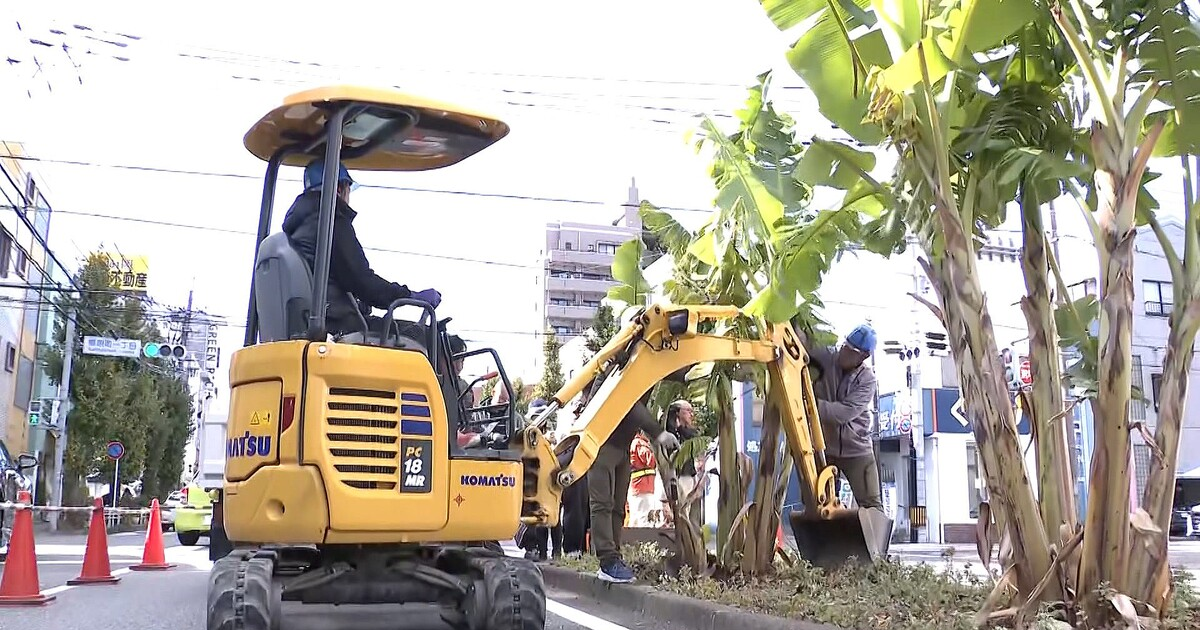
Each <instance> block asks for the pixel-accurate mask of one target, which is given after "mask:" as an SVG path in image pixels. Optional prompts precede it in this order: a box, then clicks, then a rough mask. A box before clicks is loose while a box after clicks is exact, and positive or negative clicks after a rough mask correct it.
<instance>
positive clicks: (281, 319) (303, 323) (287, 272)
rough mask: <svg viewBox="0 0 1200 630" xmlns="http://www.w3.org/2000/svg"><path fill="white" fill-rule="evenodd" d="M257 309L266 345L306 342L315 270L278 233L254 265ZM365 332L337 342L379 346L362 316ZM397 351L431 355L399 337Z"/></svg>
mask: <svg viewBox="0 0 1200 630" xmlns="http://www.w3.org/2000/svg"><path fill="white" fill-rule="evenodd" d="M254 305H255V309H256V310H257V311H258V320H259V340H260V341H262V342H264V343H265V342H271V341H286V340H289V339H303V338H304V337H305V335H306V334H307V333H308V318H309V315H310V314H311V313H312V270H311V269H310V268H309V266H308V263H307V262H305V260H304V259H303V258H301V257H300V254H299V253H298V252H297V251H296V250H295V248H293V247H292V243H291V241H290V240H289V239H288V236H287V234H285V233H283V232H278V233H275V234H272V235H270V236H268V237H267V238H265V239H263V242H262V244H261V245H260V246H259V249H258V258H257V259H256V260H255V264H254ZM359 320H360V323H361V324H362V331H361V332H355V333H350V334H348V335H342V336H341V337H339V338H337V339H336V341H338V342H340V343H354V344H365V345H372V346H377V345H380V333H379V332H378V331H373V330H370V329H369V326H368V325H367V320H366V318H364V317H362V314H361V313H360V314H359ZM395 341H396V347H397V348H398V349H401V350H415V351H418V352H421V353H423V354H425V355H426V356H428V355H429V348H426V347H425V344H424V343H423V342H421V341H419V340H417V339H415V338H413V337H410V336H407V335H398V336H397V339H396V340H395Z"/></svg>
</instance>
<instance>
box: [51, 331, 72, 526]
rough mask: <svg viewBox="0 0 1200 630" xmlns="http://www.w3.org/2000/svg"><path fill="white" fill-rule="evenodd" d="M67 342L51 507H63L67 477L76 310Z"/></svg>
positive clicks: (55, 522) (55, 514)
mask: <svg viewBox="0 0 1200 630" xmlns="http://www.w3.org/2000/svg"><path fill="white" fill-rule="evenodd" d="M66 317H67V325H66V331H65V332H66V335H65V336H66V340H65V344H64V345H65V347H64V349H63V367H62V378H61V379H60V380H59V385H58V401H59V402H58V413H59V416H60V417H58V418H56V419H55V420H57V424H58V438H57V439H55V440H54V469H53V472H52V473H51V474H52V475H53V478H52V479H53V482H52V483H51V485H50V505H52V506H54V507H60V506H62V493H63V479H64V478H65V477H66V474H67V471H65V470H63V465H64V460H66V456H67V416H68V415H69V414H68V412H69V411H70V407H69V404H70V403H69V401H70V400H71V366H72V364H73V363H74V360H75V309H74V308H72V309H68V310H67V313H66ZM59 514H60V512H58V511H57V510H51V511H50V531H52V532H56V531H58V515H59Z"/></svg>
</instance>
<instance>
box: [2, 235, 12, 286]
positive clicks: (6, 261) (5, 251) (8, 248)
mask: <svg viewBox="0 0 1200 630" xmlns="http://www.w3.org/2000/svg"><path fill="white" fill-rule="evenodd" d="M12 250H13V238H12V235H11V234H9V233H8V230H5V229H3V228H0V278H7V277H8V268H9V266H10V265H12Z"/></svg>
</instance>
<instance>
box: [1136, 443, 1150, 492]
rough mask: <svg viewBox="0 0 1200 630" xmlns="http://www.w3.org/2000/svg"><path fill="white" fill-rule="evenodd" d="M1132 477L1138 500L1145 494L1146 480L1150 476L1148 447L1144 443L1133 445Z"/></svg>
mask: <svg viewBox="0 0 1200 630" xmlns="http://www.w3.org/2000/svg"><path fill="white" fill-rule="evenodd" d="M1133 478H1134V480H1135V481H1136V483H1137V496H1138V502H1139V503H1141V500H1142V497H1143V496H1145V494H1146V481H1147V480H1148V479H1149V478H1150V447H1149V446H1147V445H1145V444H1134V445H1133Z"/></svg>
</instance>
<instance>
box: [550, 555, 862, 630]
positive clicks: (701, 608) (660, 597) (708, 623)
mask: <svg viewBox="0 0 1200 630" xmlns="http://www.w3.org/2000/svg"><path fill="white" fill-rule="evenodd" d="M539 566H540V567H541V569H542V576H543V577H544V578H545V581H546V586H547V587H549V588H556V589H560V590H564V591H568V592H571V593H575V594H577V595H581V596H583V597H587V598H590V599H594V600H597V601H599V602H601V603H603V604H606V605H609V606H619V607H620V608H622V609H625V610H632V611H634V612H637V613H641V614H643V615H645V616H647V617H650V618H653V619H657V620H661V621H670V622H671V624H672V625H674V624H679V627H682V628H689V630H729V629H730V628H747V629H749V628H753V629H754V630H843V629H841V628H838V627H837V626H830V625H827V624H822V623H815V622H812V621H801V620H798V619H784V618H782V617H773V616H771V615H764V614H760V613H752V612H747V611H744V610H739V609H737V608H734V607H733V606H726V605H724V604H715V603H712V602H706V601H701V600H697V599H692V598H690V597H684V596H682V595H676V594H674V593H665V592H663V591H659V590H657V589H655V588H653V587H650V586H643V585H639V584H612V583H610V582H605V581H603V580H601V579H600V578H598V577H596V576H594V575H588V574H586V573H580V572H579V571H576V570H574V569H566V568H563V567H556V566H553V565H550V564H541V565H539Z"/></svg>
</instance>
